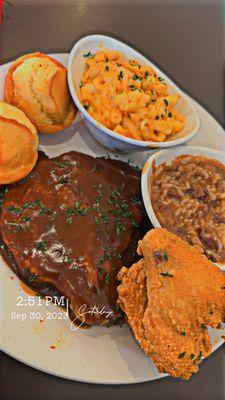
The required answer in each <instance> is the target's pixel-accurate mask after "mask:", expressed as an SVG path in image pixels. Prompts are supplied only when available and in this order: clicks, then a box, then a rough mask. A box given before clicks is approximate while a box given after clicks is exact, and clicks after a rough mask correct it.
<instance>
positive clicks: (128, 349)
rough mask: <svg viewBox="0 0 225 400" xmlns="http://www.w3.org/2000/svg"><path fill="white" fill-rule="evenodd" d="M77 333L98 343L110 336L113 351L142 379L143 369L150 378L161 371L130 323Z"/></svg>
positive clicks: (130, 370) (162, 375) (94, 328)
mask: <svg viewBox="0 0 225 400" xmlns="http://www.w3.org/2000/svg"><path fill="white" fill-rule="evenodd" d="M76 333H78V334H79V335H85V336H86V337H90V338H91V339H92V340H94V341H95V340H96V345H97V343H98V341H101V342H103V343H104V341H105V340H104V338H105V339H106V337H110V341H111V343H112V346H113V347H114V350H113V351H114V352H118V353H119V354H120V357H121V358H122V360H123V362H124V364H125V365H126V367H127V369H128V370H129V372H130V373H131V374H132V375H133V376H135V378H138V379H139V378H140V381H141V380H142V379H143V370H144V371H145V374H147V375H149V379H151V378H153V377H154V376H158V374H159V373H158V371H157V368H156V367H155V365H154V364H153V362H152V361H151V360H150V359H149V358H148V357H147V356H146V355H145V354H144V352H143V351H142V349H141V348H140V346H139V345H138V343H137V341H136V340H135V337H134V336H133V334H132V333H131V331H130V329H129V327H128V325H126V324H124V325H123V326H115V327H111V328H106V327H92V328H90V329H78V330H77V332H76ZM107 343H108V340H107ZM104 351H105V349H104ZM110 351H111V346H110ZM106 356H107V355H106ZM134 359H135V362H134ZM160 375H161V377H164V376H167V375H166V374H160Z"/></svg>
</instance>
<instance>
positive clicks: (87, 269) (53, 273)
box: [1, 152, 145, 325]
mask: <svg viewBox="0 0 225 400" xmlns="http://www.w3.org/2000/svg"><path fill="white" fill-rule="evenodd" d="M140 199H141V193H140V172H139V171H137V170H135V169H134V168H132V167H130V166H129V165H128V164H124V163H122V162H119V161H113V160H105V159H95V158H93V157H90V156H88V155H85V154H81V153H76V152H71V153H68V154H64V155H61V156H60V157H57V158H52V159H48V158H42V159H41V158H40V157H39V161H38V163H37V165H36V167H35V169H34V171H33V173H32V175H31V176H30V177H29V178H28V179H27V180H26V181H24V182H21V183H20V184H18V185H16V186H12V187H10V188H9V190H8V193H7V194H6V197H5V199H4V202H3V207H2V214H1V231H2V237H3V240H4V242H5V244H6V245H7V247H8V249H9V251H10V253H11V254H12V256H13V259H14V264H13V265H14V270H15V271H16V273H17V274H18V275H19V277H20V278H21V279H22V280H23V281H25V282H26V283H28V284H29V285H30V286H32V287H33V288H35V290H36V291H39V292H41V293H44V294H46V293H57V294H59V295H64V296H66V298H68V299H69V308H70V314H71V318H72V319H74V318H75V317H77V318H78V319H79V318H80V313H84V312H85V322H86V323H87V324H90V325H92V324H107V323H109V324H111V323H114V322H115V321H116V320H117V318H118V317H119V315H120V314H119V313H118V311H117V308H116V307H115V304H116V297H117V295H116V285H117V279H116V276H117V273H118V270H119V269H120V268H121V266H122V265H124V264H126V265H127V264H128V265H131V264H132V263H133V262H134V260H135V257H136V255H135V253H136V252H135V249H136V246H137V241H138V240H139V239H140V238H141V237H142V236H143V228H142V226H143V217H144V219H145V212H144V209H143V206H142V202H141V200H140ZM81 307H82V308H81ZM93 309H94V310H95V311H96V312H93ZM81 310H82V312H81Z"/></svg>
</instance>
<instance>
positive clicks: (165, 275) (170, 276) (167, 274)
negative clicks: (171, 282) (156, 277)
mask: <svg viewBox="0 0 225 400" xmlns="http://www.w3.org/2000/svg"><path fill="white" fill-rule="evenodd" d="M160 275H162V276H164V277H167V278H173V275H172V274H169V272H160Z"/></svg>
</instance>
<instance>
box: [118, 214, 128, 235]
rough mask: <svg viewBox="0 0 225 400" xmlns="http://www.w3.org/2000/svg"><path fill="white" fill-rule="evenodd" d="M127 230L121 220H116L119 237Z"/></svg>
mask: <svg viewBox="0 0 225 400" xmlns="http://www.w3.org/2000/svg"><path fill="white" fill-rule="evenodd" d="M125 230H126V228H125V226H124V225H123V224H122V223H121V220H120V218H117V219H116V233H117V235H120V234H121V233H122V232H123V231H125Z"/></svg>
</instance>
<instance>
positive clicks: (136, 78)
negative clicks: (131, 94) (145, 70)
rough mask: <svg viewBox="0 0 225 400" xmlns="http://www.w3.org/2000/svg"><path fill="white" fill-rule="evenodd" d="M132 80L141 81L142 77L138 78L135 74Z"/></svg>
mask: <svg viewBox="0 0 225 400" xmlns="http://www.w3.org/2000/svg"><path fill="white" fill-rule="evenodd" d="M132 79H133V81H138V80H139V81H142V77H141V76H139V75H137V74H134V75H133V76H132Z"/></svg>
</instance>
